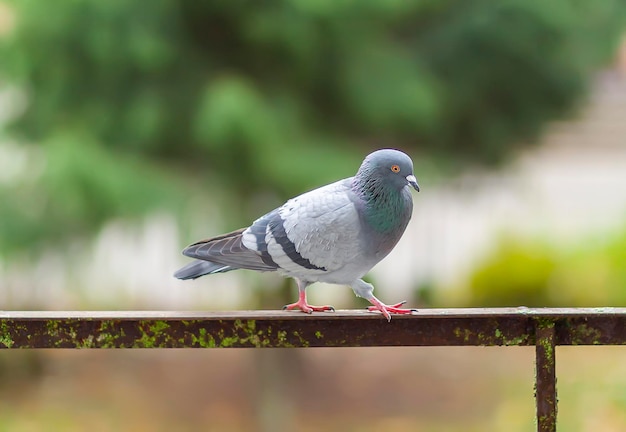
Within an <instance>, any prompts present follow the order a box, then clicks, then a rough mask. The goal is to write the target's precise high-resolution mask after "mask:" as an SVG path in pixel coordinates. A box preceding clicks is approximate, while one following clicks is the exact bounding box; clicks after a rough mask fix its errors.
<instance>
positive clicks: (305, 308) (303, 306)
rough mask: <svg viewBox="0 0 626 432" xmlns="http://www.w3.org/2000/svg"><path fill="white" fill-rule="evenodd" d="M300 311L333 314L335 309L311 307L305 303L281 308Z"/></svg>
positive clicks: (330, 307) (326, 306) (327, 306)
mask: <svg viewBox="0 0 626 432" xmlns="http://www.w3.org/2000/svg"><path fill="white" fill-rule="evenodd" d="M294 309H300V310H301V311H302V312H304V313H308V314H312V313H313V312H326V311H329V312H335V308H334V307H332V306H330V305H325V306H312V305H310V304H308V303H305V302H300V301H298V302H296V303H291V304H288V305H285V306H283V310H294Z"/></svg>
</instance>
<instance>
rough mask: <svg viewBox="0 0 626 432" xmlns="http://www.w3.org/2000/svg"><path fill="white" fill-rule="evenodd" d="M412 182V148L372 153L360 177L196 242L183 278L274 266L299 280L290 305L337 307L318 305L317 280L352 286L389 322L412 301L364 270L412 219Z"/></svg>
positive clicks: (407, 311)
mask: <svg viewBox="0 0 626 432" xmlns="http://www.w3.org/2000/svg"><path fill="white" fill-rule="evenodd" d="M409 187H412V188H414V189H415V190H416V191H418V192H419V190H420V188H419V185H418V183H417V179H416V178H415V175H414V174H413V161H412V160H411V158H410V157H409V156H408V155H406V154H405V153H403V152H401V151H399V150H394V149H381V150H377V151H375V152H373V153H371V154H369V155H368V156H367V157H366V158H365V159H364V160H363V163H362V164H361V166H360V168H359V170H358V172H357V173H356V175H355V176H354V177H350V178H346V179H343V180H339V181H337V182H335V183H331V184H328V185H326V186H322V187H319V188H317V189H314V190H312V191H309V192H306V193H304V194H302V195H299V196H297V197H295V198H292V199H290V200H288V201H287V202H286V203H285V204H283V205H282V206H281V207H278V208H277V209H275V210H272V211H271V212H269V213H267V214H266V215H264V216H261V217H260V218H258V219H257V220H256V221H254V223H253V224H252V225H250V226H249V227H247V228H242V229H239V230H237V231H233V232H231V233H228V234H223V235H219V236H217V237H213V238H210V239H208V240H202V241H199V242H196V243H194V244H192V245H190V246H188V247H187V248H185V249H184V250H183V255H185V256H188V257H190V258H195V259H196V260H195V261H193V262H191V263H190V264H188V265H186V266H185V267H183V268H181V269H180V270H178V271H177V272H176V273H175V274H174V276H175V277H176V278H178V279H183V280H186V279H196V278H198V277H200V276H204V275H209V274H215V273H224V272H228V271H231V270H237V269H250V270H257V271H262V272H265V271H275V272H278V273H279V274H280V275H282V276H284V277H291V278H293V279H295V280H296V283H297V285H298V293H299V297H298V301H297V302H295V303H292V304H288V305H286V306H284V307H283V309H285V310H297V309H300V310H301V311H303V312H306V313H309V314H310V313H312V312H314V311H316V312H321V311H334V310H335V309H334V308H333V307H332V306H328V305H327V306H312V305H310V304H308V302H307V298H306V288H307V287H308V286H309V285H311V284H312V283H314V282H326V283H331V284H339V285H348V286H350V287H351V288H352V290H353V291H354V293H355V294H356V295H357V297H362V298H364V299H366V300H368V301H369V302H370V303H371V304H372V306H369V307H368V310H370V311H378V312H380V313H381V314H382V315H383V316H384V317H385V318H387V320H388V321H390V320H391V314H410V313H411V312H413V311H415V309H405V308H402V307H401V306H402V305H403V304H404V303H405V302H400V303H397V304H394V305H386V304H384V303H382V302H381V301H380V300H378V299H377V298H376V297H375V296H374V294H373V291H374V287H373V285H371V284H369V283H367V282H365V281H364V280H363V279H362V278H363V276H364V275H365V274H366V273H367V272H368V271H369V270H370V269H371V268H372V267H374V266H375V265H376V264H377V263H378V262H379V261H381V260H382V259H383V258H385V257H386V256H387V255H388V254H389V252H391V250H392V249H393V248H394V246H395V245H396V244H397V243H398V241H399V240H400V237H401V236H402V234H403V233H404V230H405V228H406V226H407V224H408V223H409V220H410V219H411V213H412V210H413V200H412V197H411V192H410V190H409Z"/></svg>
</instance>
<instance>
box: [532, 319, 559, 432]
mask: <svg viewBox="0 0 626 432" xmlns="http://www.w3.org/2000/svg"><path fill="white" fill-rule="evenodd" d="M554 334H555V332H554V321H552V320H546V319H538V320H537V321H535V337H536V346H535V355H536V360H535V362H536V363H535V368H536V371H535V373H536V375H535V398H536V401H537V431H538V432H556V412H557V396H556V359H555V340H554V339H555V338H554Z"/></svg>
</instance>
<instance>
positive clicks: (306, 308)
mask: <svg viewBox="0 0 626 432" xmlns="http://www.w3.org/2000/svg"><path fill="white" fill-rule="evenodd" d="M296 282H297V283H298V301H297V302H295V303H291V304H288V305H285V306H283V310H293V309H300V310H301V311H302V312H306V313H309V314H310V313H313V312H324V311H333V312H334V311H335V308H334V307H332V306H328V305H326V306H311V305H310V304H308V303H307V301H306V287H307V286H309V284H310V283H309V282H306V281H302V280H300V279H296Z"/></svg>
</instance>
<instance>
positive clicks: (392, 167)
mask: <svg viewBox="0 0 626 432" xmlns="http://www.w3.org/2000/svg"><path fill="white" fill-rule="evenodd" d="M391 171H393V172H395V173H397V172H400V167H399V166H398V165H391Z"/></svg>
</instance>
